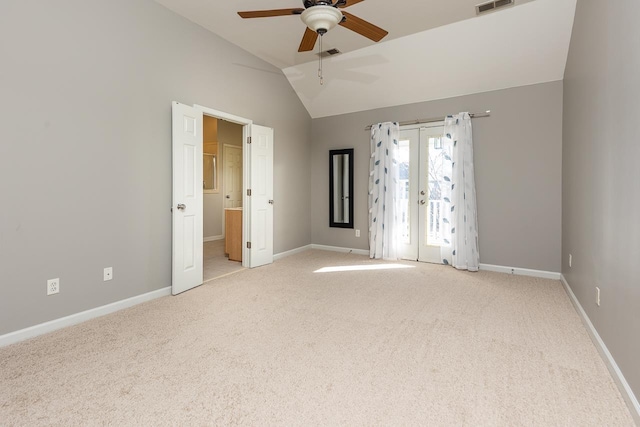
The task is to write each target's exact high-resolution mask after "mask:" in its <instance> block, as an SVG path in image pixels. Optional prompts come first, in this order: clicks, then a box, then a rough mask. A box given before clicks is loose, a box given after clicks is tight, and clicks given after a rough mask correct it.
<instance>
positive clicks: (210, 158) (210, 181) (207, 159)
mask: <svg viewBox="0 0 640 427" xmlns="http://www.w3.org/2000/svg"><path fill="white" fill-rule="evenodd" d="M202 158H203V161H204V164H203V165H202V166H203V167H202V182H203V186H204V187H203V188H204V189H205V190H217V189H218V156H217V155H216V154H211V153H203V157H202Z"/></svg>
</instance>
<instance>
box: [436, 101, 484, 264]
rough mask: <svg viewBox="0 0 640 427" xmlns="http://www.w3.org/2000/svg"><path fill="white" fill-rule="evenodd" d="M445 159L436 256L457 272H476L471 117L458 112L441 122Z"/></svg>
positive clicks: (476, 241) (477, 262) (476, 252)
mask: <svg viewBox="0 0 640 427" xmlns="http://www.w3.org/2000/svg"><path fill="white" fill-rule="evenodd" d="M444 134H445V138H444V142H443V148H444V149H445V150H446V153H448V155H446V156H445V163H444V181H445V185H444V186H443V191H442V193H443V194H442V197H443V200H444V208H443V211H444V212H443V215H442V222H443V225H444V233H443V237H444V240H445V245H444V246H442V247H441V249H440V254H441V256H442V262H443V264H449V265H452V266H454V267H455V268H457V269H459V270H469V271H478V264H479V263H480V253H479V250H478V249H479V246H478V213H477V207H476V184H475V178H474V172H473V137H472V132H471V116H470V115H469V113H460V114H457V115H454V116H447V118H446V119H445V121H444Z"/></svg>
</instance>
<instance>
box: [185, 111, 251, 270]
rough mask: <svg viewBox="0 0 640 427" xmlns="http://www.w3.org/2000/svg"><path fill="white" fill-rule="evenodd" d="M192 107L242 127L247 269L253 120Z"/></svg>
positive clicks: (244, 261)
mask: <svg viewBox="0 0 640 427" xmlns="http://www.w3.org/2000/svg"><path fill="white" fill-rule="evenodd" d="M193 107H194V108H195V109H196V110H200V111H202V114H204V115H207V116H210V117H215V118H217V119H222V120H226V121H228V122H231V123H236V124H239V125H242V266H243V267H249V266H251V262H250V261H251V260H250V256H251V251H250V250H248V249H247V242H248V241H249V240H248V239H249V235H250V231H251V229H250V225H251V223H250V221H251V216H250V212H251V198H250V197H248V196H247V190H246V189H247V182H249V178H250V176H251V175H250V173H251V164H250V157H249V154H250V153H249V147H248V144H247V138H248V137H249V136H250V132H251V125H252V124H253V120H250V119H245V118H244V117H240V116H235V115H233V114H229V113H225V112H224V111H218V110H214V109H213V108H209V107H205V106H203V105H198V104H194V105H193ZM223 185H224V184H223ZM222 205H223V206H224V202H223V203H222ZM223 221H224V219H223ZM223 224H224V223H223ZM222 233H223V235H224V228H223V230H222Z"/></svg>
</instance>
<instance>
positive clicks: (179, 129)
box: [171, 102, 203, 295]
mask: <svg viewBox="0 0 640 427" xmlns="http://www.w3.org/2000/svg"><path fill="white" fill-rule="evenodd" d="M171 117H172V128H171V130H172V153H173V154H172V169H173V206H172V209H171V211H172V224H173V228H172V247H173V250H172V278H171V279H172V280H171V293H172V294H173V295H176V294H179V293H180V292H184V291H186V290H188V289H191V288H194V287H196V286H198V285H201V284H202V268H203V264H202V222H203V212H202V194H203V192H202V166H203V165H202V112H201V111H199V110H196V109H195V108H193V107H190V106H188V105H184V104H180V103H177V102H173V103H172V114H171Z"/></svg>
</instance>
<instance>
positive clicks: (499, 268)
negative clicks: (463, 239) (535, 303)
mask: <svg viewBox="0 0 640 427" xmlns="http://www.w3.org/2000/svg"><path fill="white" fill-rule="evenodd" d="M479 267H480V270H484V271H495V272H498V273H507V274H515V275H518V276H531V277H540V278H542V279H553V280H560V273H556V272H553V271H544V270H530V269H528V268H519V267H505V266H503V265H492V264H482V263H480V265H479Z"/></svg>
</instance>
